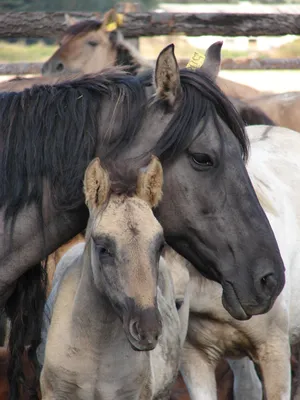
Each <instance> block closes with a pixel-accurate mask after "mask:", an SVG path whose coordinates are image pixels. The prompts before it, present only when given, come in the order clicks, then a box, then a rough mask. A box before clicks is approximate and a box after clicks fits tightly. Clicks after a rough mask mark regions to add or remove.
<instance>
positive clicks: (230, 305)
mask: <svg viewBox="0 0 300 400" xmlns="http://www.w3.org/2000/svg"><path fill="white" fill-rule="evenodd" d="M222 304H223V307H224V308H225V310H227V311H228V312H229V314H230V315H231V316H232V317H233V318H235V319H237V320H239V321H247V320H248V319H250V318H251V315H248V314H247V313H246V311H245V310H244V308H243V307H242V305H241V303H240V301H239V299H238V297H237V296H236V294H235V292H234V290H233V288H232V287H230V286H228V287H227V288H226V289H225V290H224V288H223V294H222Z"/></svg>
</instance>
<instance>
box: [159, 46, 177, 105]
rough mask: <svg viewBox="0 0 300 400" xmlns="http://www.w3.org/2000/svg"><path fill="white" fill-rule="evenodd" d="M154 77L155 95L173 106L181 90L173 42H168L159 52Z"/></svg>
mask: <svg viewBox="0 0 300 400" xmlns="http://www.w3.org/2000/svg"><path fill="white" fill-rule="evenodd" d="M154 77H155V86H156V96H157V97H159V98H161V99H162V100H165V101H167V102H168V103H169V104H170V106H173V105H174V103H175V101H176V100H177V98H178V97H179V96H180V94H181V90H182V89H181V84H180V75H179V68H178V64H177V60H176V57H175V54H174V44H170V45H169V46H167V47H165V48H164V49H163V50H162V51H161V52H160V54H159V56H158V58H157V60H156V67H155V75H154Z"/></svg>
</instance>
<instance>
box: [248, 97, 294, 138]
mask: <svg viewBox="0 0 300 400" xmlns="http://www.w3.org/2000/svg"><path fill="white" fill-rule="evenodd" d="M247 104H248V105H249V106H250V107H256V108H258V109H260V110H262V111H263V112H264V113H265V114H266V115H268V116H269V117H270V118H271V119H272V120H273V121H274V122H275V124H276V125H279V126H282V127H285V128H289V129H292V130H295V131H298V132H300V115H299V112H298V110H299V106H300V92H286V93H276V94H268V95H261V96H257V97H255V98H253V99H247ZM265 125H269V124H268V123H265Z"/></svg>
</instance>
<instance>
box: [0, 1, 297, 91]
mask: <svg viewBox="0 0 300 400" xmlns="http://www.w3.org/2000/svg"><path fill="white" fill-rule="evenodd" d="M115 5H116V3H115V2H114V1H113V0H1V1H0V12H2V13H3V12H20V11H27V12H31V11H46V12H54V11H65V12H71V11H93V12H99V13H101V14H102V13H103V12H105V11H107V10H109V9H110V8H112V7H114V6H115ZM139 5H140V9H141V10H143V11H148V10H149V11H157V12H178V13H181V12H184V13H202V12H220V13H222V12H233V13H241V12H242V13H261V12H266V13H268V12H278V13H280V12H289V13H299V12H300V0H278V1H276V0H262V1H238V0H228V1H226V0H223V2H221V1H218V2H214V1H213V0H206V1H203V2H202V3H201V2H199V1H198V0H185V1H182V0H177V1H176V0H175V1H174V0H172V1H170V2H167V1H165V2H164V3H159V1H158V0H142V1H141V2H140V4H139ZM218 39H220V37H216V36H202V37H186V36H181V35H172V36H170V35H169V36H157V37H155V36H154V37H141V38H140V39H139V50H140V52H141V54H142V56H144V57H145V58H148V59H150V60H154V59H155V58H156V56H157V55H158V53H159V51H160V50H161V49H162V48H163V47H164V46H165V45H167V44H169V43H171V42H173V43H175V45H176V55H177V57H178V58H183V59H186V58H189V57H191V55H192V54H193V51H194V49H195V47H197V48H199V49H200V50H202V51H203V52H204V51H205V49H206V48H207V47H208V46H209V45H210V44H211V43H213V42H214V41H216V40H218ZM221 39H222V40H223V41H224V45H223V50H222V55H223V59H225V58H234V59H238V60H243V59H244V58H248V59H249V58H254V59H263V58H295V57H298V56H299V54H300V38H298V37H297V36H293V35H286V36H279V37H268V36H265V37H255V38H254V37H228V38H226V37H225V38H224V37H222V38H221ZM56 48H57V43H56V39H55V38H53V39H52V38H45V39H43V38H40V39H37V38H26V39H23V38H8V39H5V40H4V39H2V40H0V63H2V64H3V63H15V62H44V61H45V60H47V59H48V58H49V57H50V56H51V54H53V53H54V51H55V49H56ZM220 75H221V76H223V77H226V78H229V79H231V80H234V81H237V82H240V83H244V84H248V85H250V86H252V87H255V88H257V89H259V90H263V91H274V92H283V91H292V90H300V79H299V77H300V70H265V71H264V70H251V71H245V70H238V71H236V70H230V71H229V70H223V71H222V72H221V74H220ZM12 77H13V76H12V75H10V76H6V75H0V80H1V81H3V80H7V79H8V78H12Z"/></svg>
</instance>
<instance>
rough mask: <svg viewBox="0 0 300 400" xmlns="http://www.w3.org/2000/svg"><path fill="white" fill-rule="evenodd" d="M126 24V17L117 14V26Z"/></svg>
mask: <svg viewBox="0 0 300 400" xmlns="http://www.w3.org/2000/svg"><path fill="white" fill-rule="evenodd" d="M123 22H124V15H123V14H117V24H118V26H121V25H123Z"/></svg>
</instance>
